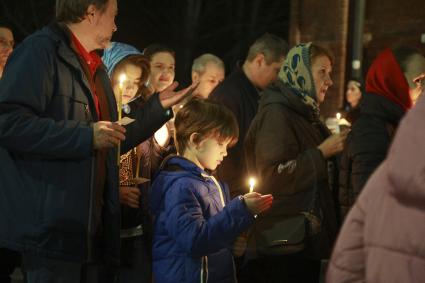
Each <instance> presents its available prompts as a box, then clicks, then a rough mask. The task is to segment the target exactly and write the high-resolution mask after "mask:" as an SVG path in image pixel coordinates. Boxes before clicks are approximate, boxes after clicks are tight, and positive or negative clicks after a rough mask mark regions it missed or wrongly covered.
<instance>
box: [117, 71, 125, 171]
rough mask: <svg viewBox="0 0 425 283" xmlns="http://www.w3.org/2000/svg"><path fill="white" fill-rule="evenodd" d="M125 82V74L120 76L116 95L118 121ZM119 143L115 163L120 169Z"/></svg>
mask: <svg viewBox="0 0 425 283" xmlns="http://www.w3.org/2000/svg"><path fill="white" fill-rule="evenodd" d="M126 80H127V76H126V75H125V74H121V75H120V77H119V89H120V93H119V94H118V101H117V108H118V109H117V110H118V121H120V120H121V116H122V93H123V89H124V83H125V81H126ZM120 152H121V142H119V143H118V150H117V163H118V167H120V156H121V153H120Z"/></svg>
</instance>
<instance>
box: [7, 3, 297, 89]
mask: <svg viewBox="0 0 425 283" xmlns="http://www.w3.org/2000/svg"><path fill="white" fill-rule="evenodd" d="M0 2H1V4H0V21H2V22H6V23H8V24H10V25H11V26H12V28H13V31H14V34H15V39H16V41H17V43H18V44H19V42H20V41H22V40H23V39H24V38H25V37H26V36H28V35H29V34H31V33H33V32H34V31H36V30H37V29H39V28H41V27H42V26H44V25H46V24H48V23H49V22H50V21H51V20H52V19H53V18H54V5H55V1H54V0H1V1H0ZM118 8H119V14H118V17H117V19H116V23H117V26H118V31H117V32H116V33H115V35H114V37H113V40H114V41H120V42H125V43H128V44H132V45H134V46H136V47H137V48H139V49H140V50H143V48H144V47H146V46H147V45H149V44H151V43H162V44H165V45H168V46H169V47H171V48H173V49H174V50H175V51H176V57H177V58H176V65H177V66H176V80H178V81H179V82H180V83H181V84H182V85H186V84H189V83H190V69H191V65H192V61H193V59H194V58H196V57H197V56H199V55H200V54H202V53H206V52H209V53H213V54H215V55H217V56H219V57H221V58H222V59H223V61H224V62H225V64H226V71H227V74H229V73H230V72H231V71H232V70H233V68H234V66H235V65H236V62H237V61H239V60H240V61H242V60H244V57H245V55H246V52H247V50H248V47H249V46H250V45H251V44H252V43H253V42H254V40H255V39H256V38H257V37H259V36H261V35H262V34H263V33H265V32H271V33H274V34H276V35H279V36H281V37H282V38H284V39H285V40H287V39H288V32H289V11H290V0H250V1H249V0H120V1H118Z"/></svg>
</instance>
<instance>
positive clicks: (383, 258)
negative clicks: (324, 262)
mask: <svg viewBox="0 0 425 283" xmlns="http://www.w3.org/2000/svg"><path fill="white" fill-rule="evenodd" d="M422 95H423V94H422ZM424 119H425V98H424V97H422V98H420V100H419V101H418V104H417V105H416V106H415V107H414V108H413V109H412V110H410V111H409V112H408V114H407V116H406V117H405V118H404V119H403V120H402V122H401V124H400V126H399V129H398V130H397V134H396V136H395V139H394V142H393V144H392V146H391V148H390V150H389V152H388V157H387V159H386V160H385V161H384V162H383V163H382V164H381V166H380V167H378V169H377V170H376V171H375V173H374V174H373V175H372V176H371V177H370V179H369V181H368V182H367V183H366V186H365V187H364V189H363V191H362V192H361V194H360V196H359V198H358V199H357V201H356V203H355V204H354V206H353V208H352V209H351V211H350V212H349V213H348V216H347V218H346V220H345V223H344V226H343V227H342V230H341V233H340V235H339V237H338V240H337V243H336V245H335V249H334V252H333V255H332V258H331V262H330V264H329V269H328V273H327V282H328V283H334V282H335V283H345V282H350V283H356V282H359V283H360V282H370V283H400V282H409V283H415V282H423V281H424V278H425V241H424V235H425V225H424V223H425V206H424V203H425V185H424V184H425V174H424V172H425V159H424V158H423V157H424V156H425V144H424V139H425V127H424V126H423V121H424Z"/></svg>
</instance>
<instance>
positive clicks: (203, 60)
mask: <svg viewBox="0 0 425 283" xmlns="http://www.w3.org/2000/svg"><path fill="white" fill-rule="evenodd" d="M208 63H213V64H215V65H217V66H218V67H220V68H222V69H223V70H224V69H225V67H224V63H223V61H222V60H221V59H220V58H218V57H217V56H215V55H214V54H211V53H205V54H202V55H201V56H199V57H198V58H196V59H195V60H193V64H192V72H196V73H198V74H202V73H203V72H204V71H205V67H206V66H207V64H208Z"/></svg>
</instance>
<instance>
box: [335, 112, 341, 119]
mask: <svg viewBox="0 0 425 283" xmlns="http://www.w3.org/2000/svg"><path fill="white" fill-rule="evenodd" d="M336 119H337V120H338V121H339V120H341V113H336Z"/></svg>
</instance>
